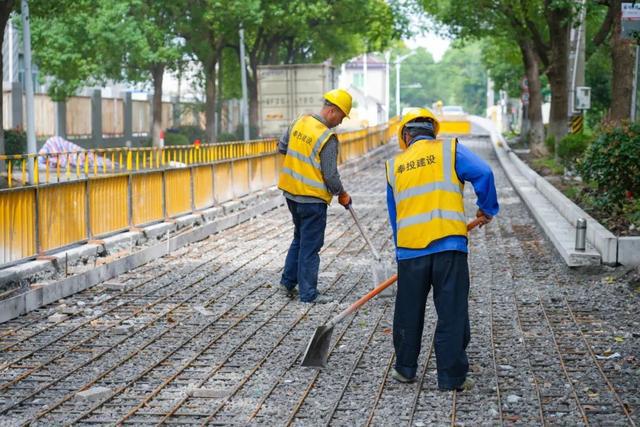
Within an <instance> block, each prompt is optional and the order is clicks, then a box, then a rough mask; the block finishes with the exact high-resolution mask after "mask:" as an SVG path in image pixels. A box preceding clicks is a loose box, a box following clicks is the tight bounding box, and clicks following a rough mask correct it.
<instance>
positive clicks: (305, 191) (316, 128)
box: [278, 116, 333, 203]
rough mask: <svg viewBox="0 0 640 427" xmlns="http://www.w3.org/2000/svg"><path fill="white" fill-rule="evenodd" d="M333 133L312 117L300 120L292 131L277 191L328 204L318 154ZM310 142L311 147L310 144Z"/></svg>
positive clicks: (329, 198) (329, 197)
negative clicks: (319, 200) (313, 198)
mask: <svg viewBox="0 0 640 427" xmlns="http://www.w3.org/2000/svg"><path fill="white" fill-rule="evenodd" d="M331 135H333V131H332V130H331V129H329V128H327V127H326V126H325V125H324V124H323V123H322V122H320V121H319V120H318V119H316V118H314V117H313V116H303V117H301V118H300V119H298V120H297V121H296V122H295V123H294V124H293V126H292V127H291V130H290V133H289V145H288V147H287V154H286V156H285V160H284V165H283V167H282V169H281V171H280V179H279V182H278V188H280V189H281V190H284V191H286V192H288V193H290V194H294V195H298V196H310V197H316V198H319V199H321V200H323V201H325V202H326V203H330V202H331V199H332V198H333V195H332V194H331V193H330V192H329V190H327V187H326V186H325V184H324V179H323V177H322V169H321V167H320V151H321V150H322V147H324V144H326V142H327V141H328V140H329V138H330V137H331ZM311 142H313V145H312V144H311Z"/></svg>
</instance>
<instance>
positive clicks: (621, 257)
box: [618, 236, 640, 266]
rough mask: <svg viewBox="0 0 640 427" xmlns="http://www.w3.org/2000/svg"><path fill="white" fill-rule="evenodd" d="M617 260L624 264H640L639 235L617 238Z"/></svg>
mask: <svg viewBox="0 0 640 427" xmlns="http://www.w3.org/2000/svg"><path fill="white" fill-rule="evenodd" d="M618 262H619V263H620V264H622V265H626V266H634V265H640V236H630V237H619V238H618Z"/></svg>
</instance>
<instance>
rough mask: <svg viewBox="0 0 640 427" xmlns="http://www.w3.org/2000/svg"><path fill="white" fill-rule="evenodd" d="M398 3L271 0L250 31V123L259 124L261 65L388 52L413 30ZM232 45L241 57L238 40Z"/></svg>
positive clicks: (336, 59) (334, 60) (338, 60)
mask: <svg viewBox="0 0 640 427" xmlns="http://www.w3.org/2000/svg"><path fill="white" fill-rule="evenodd" d="M404 10H405V9H404V4H400V3H399V2H397V1H391V2H385V1H383V0H352V1H349V2H326V1H324V0H310V1H309V0H307V1H302V0H292V1H289V0H268V1H263V2H262V3H261V7H260V11H261V13H260V14H259V15H258V18H259V20H258V21H257V22H256V23H255V25H254V26H253V27H249V26H246V28H247V32H246V45H247V57H248V68H249V70H248V71H249V72H248V79H247V84H248V91H249V104H250V121H251V122H252V123H256V122H257V120H258V80H257V76H258V66H259V65H274V64H293V63H310V62H323V61H325V60H327V59H330V60H331V61H332V63H334V64H336V65H337V64H340V63H342V62H344V61H346V60H347V59H349V58H352V57H354V56H356V55H357V54H359V53H362V52H364V51H376V50H378V51H380V50H384V49H385V48H386V47H387V46H388V45H389V44H390V43H391V42H392V41H393V40H396V39H399V38H400V37H401V36H402V35H403V34H406V33H407V31H408V26H407V25H406V22H405V20H404V19H403V11H404ZM227 45H228V46H229V47H231V48H232V49H234V50H235V51H236V52H237V54H238V55H239V45H238V43H237V38H233V39H232V40H229V41H228V43H227Z"/></svg>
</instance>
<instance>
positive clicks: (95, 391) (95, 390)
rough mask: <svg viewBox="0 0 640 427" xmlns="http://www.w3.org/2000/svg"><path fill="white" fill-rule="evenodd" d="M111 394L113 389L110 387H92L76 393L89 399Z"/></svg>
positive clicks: (92, 399) (94, 399)
mask: <svg viewBox="0 0 640 427" xmlns="http://www.w3.org/2000/svg"><path fill="white" fill-rule="evenodd" d="M109 395H111V389H110V388H109V387H91V388H89V389H87V390H83V391H80V392H78V393H76V396H78V398H80V399H82V400H89V401H96V400H101V399H104V398H105V397H108V396H109Z"/></svg>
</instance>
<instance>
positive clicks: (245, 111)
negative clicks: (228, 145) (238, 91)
mask: <svg viewBox="0 0 640 427" xmlns="http://www.w3.org/2000/svg"><path fill="white" fill-rule="evenodd" d="M240 78H241V80H242V121H243V125H244V126H243V130H244V140H245V141H248V140H249V138H250V135H249V100H248V96H247V67H246V65H245V55H244V29H243V28H242V25H240Z"/></svg>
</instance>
